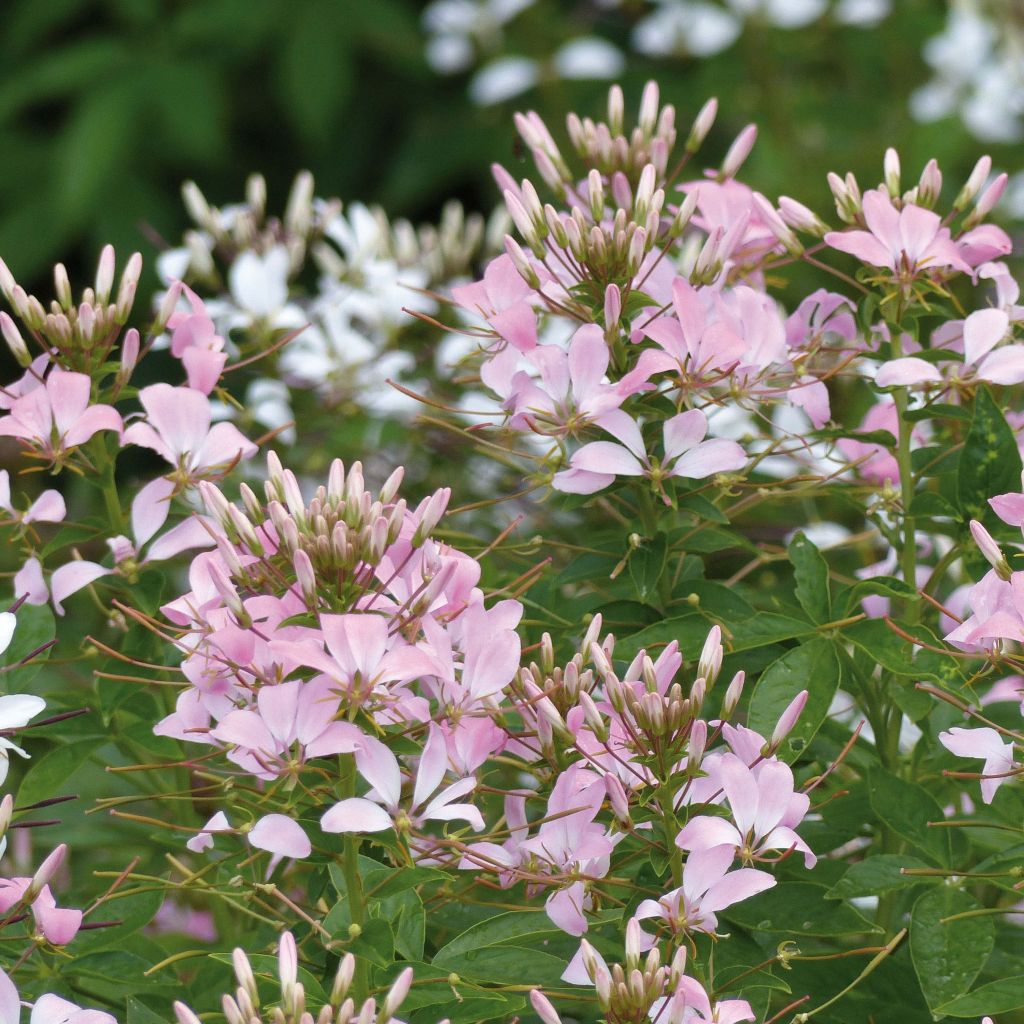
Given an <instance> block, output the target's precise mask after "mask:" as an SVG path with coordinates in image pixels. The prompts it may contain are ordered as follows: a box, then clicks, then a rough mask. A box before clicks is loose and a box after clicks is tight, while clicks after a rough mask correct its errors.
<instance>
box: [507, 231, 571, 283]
mask: <svg viewBox="0 0 1024 1024" xmlns="http://www.w3.org/2000/svg"><path fill="white" fill-rule="evenodd" d="M570 223H571V222H570ZM566 230H567V231H569V230H570V229H569V225H568V224H567V225H566ZM569 242H570V245H571V244H572V235H571V231H570V236H569ZM576 251H577V250H576V249H575V248H574V250H573V252H574V254H576ZM505 252H506V253H507V254H508V256H509V258H510V259H511V260H512V264H513V266H515V268H516V271H517V272H518V273H519V276H520V277H521V278H522V279H523V280H524V281H525V282H526V283H527V284H528V285H529V286H530V287H531V288H533V289H534V290H535V291H537V290H539V289H540V276H539V275H538V273H537V271H536V270H535V269H534V266H533V264H532V263H531V262H530V258H529V257H528V256H527V255H526V253H525V252H524V251H523V247H522V246H521V245H520V244H519V243H518V242H517V241H516V240H515V239H514V238H513V237H512V236H511V235H506V236H505Z"/></svg>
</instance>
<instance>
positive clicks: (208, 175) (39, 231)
mask: <svg viewBox="0 0 1024 1024" xmlns="http://www.w3.org/2000/svg"><path fill="white" fill-rule="evenodd" d="M492 2H493V0H492ZM786 2H787V0H781V4H782V9H783V10H784V8H785V3H786ZM789 2H795V0H789ZM423 6H424V5H422V4H420V3H417V2H416V0H46V2H39V0H5V3H4V5H3V10H4V31H3V33H2V34H0V132H2V135H0V138H2V140H3V151H2V152H3V157H2V159H0V255H2V256H3V258H4V259H5V260H6V261H7V262H8V263H9V264H10V266H11V269H12V270H13V271H14V273H15V275H16V276H17V277H18V278H19V280H21V281H22V282H23V283H25V284H26V285H27V286H30V285H36V286H38V287H40V288H41V289H42V290H43V292H44V294H48V293H49V286H48V285H47V284H44V279H45V278H46V277H48V272H49V267H50V265H51V264H52V263H53V262H55V261H56V260H58V259H61V260H64V261H65V262H66V263H67V264H68V266H69V269H70V270H71V271H72V278H73V279H75V273H76V271H79V272H81V273H83V274H86V275H91V272H92V268H93V266H94V260H95V253H96V252H97V251H98V249H99V247H100V246H101V245H102V244H103V243H105V242H108V241H109V242H113V243H114V244H115V245H116V246H117V247H118V248H119V249H122V248H124V249H131V248H141V249H142V251H143V253H144V255H152V254H153V253H154V251H156V250H157V249H158V248H159V247H160V246H161V245H163V244H165V243H163V242H162V239H167V240H168V241H169V242H173V241H175V240H176V239H178V238H179V237H180V235H181V231H182V229H183V228H184V226H185V224H186V218H185V214H184V211H183V209H182V205H181V202H180V198H179V188H180V185H181V182H182V181H183V180H184V179H186V178H192V179H194V180H196V181H197V182H198V183H199V184H200V186H201V187H202V189H203V190H204V192H205V193H206V194H207V196H208V197H209V198H210V200H211V201H213V202H218V203H220V202H225V201H231V200H233V199H235V198H238V197H240V196H241V193H242V189H243V185H244V181H245V177H246V175H247V174H248V173H249V172H251V171H254V170H259V171H262V172H263V173H264V174H265V175H266V177H267V180H268V183H269V187H270V193H271V202H272V203H278V204H279V203H281V202H283V199H284V196H285V195H286V193H287V189H288V186H289V184H290V182H291V180H292V178H293V176H294V174H295V172H296V171H297V170H298V169H300V168H303V167H307V168H309V169H310V170H312V171H313V172H314V174H315V176H316V180H317V192H318V194H319V195H322V196H335V195H336V196H340V197H342V198H343V199H345V200H352V199H360V200H364V201H375V202H379V203H382V204H383V205H384V206H385V207H386V208H387V209H388V211H389V212H390V213H391V214H393V215H405V216H411V217H414V218H417V219H432V218H434V217H436V215H437V213H438V211H439V210H440V208H441V205H442V203H443V202H444V200H445V199H447V198H449V197H453V196H454V197H457V198H461V199H462V200H463V201H464V202H465V203H466V205H467V206H468V207H470V208H475V209H482V210H489V209H490V208H491V207H492V206H493V205H494V203H495V202H496V199H497V195H496V190H495V189H494V187H493V185H492V184H491V181H490V176H489V165H490V164H491V162H493V161H499V162H501V163H504V164H505V165H506V166H508V167H509V169H510V170H512V172H513V173H514V174H515V173H517V166H518V163H519V160H520V159H521V157H520V155H519V154H518V153H517V151H516V148H515V145H514V141H513V140H514V133H513V128H512V124H511V118H510V113H511V111H512V110H515V109H520V108H522V107H524V106H527V105H528V106H530V107H532V108H535V109H537V110H538V111H540V112H541V113H542V114H543V115H545V116H546V117H547V118H548V119H549V123H551V124H552V125H553V126H555V127H556V129H558V128H560V126H561V124H562V122H563V117H564V112H565V111H566V110H568V109H578V110H580V111H581V112H583V113H586V112H594V113H596V112H598V111H600V110H601V109H602V108H603V98H604V96H605V94H606V90H607V83H606V82H604V81H564V80H559V79H558V77H557V75H555V74H554V73H553V71H549V70H547V69H548V68H550V67H551V62H550V57H551V55H552V54H553V53H554V52H555V50H556V48H557V47H558V46H559V45H560V44H562V43H564V42H565V41H566V40H568V39H573V38H576V37H579V36H580V35H584V34H585V35H587V36H591V37H593V36H596V37H601V38H604V39H606V40H609V41H611V42H613V43H615V44H616V45H619V46H620V47H621V48H622V49H623V51H624V53H625V55H626V65H625V70H624V72H623V73H622V74H621V75H620V76H618V77H619V78H620V79H621V80H622V82H623V84H624V86H625V88H626V94H627V96H628V97H631V98H632V99H633V100H635V99H637V98H638V96H639V92H640V89H641V87H642V83H643V81H644V80H646V79H647V78H649V77H656V78H657V79H658V80H659V81H660V83H661V86H662V94H663V96H664V98H665V99H667V100H669V101H671V102H674V103H675V104H676V106H677V108H678V112H679V118H678V120H679V123H680V125H681V126H682V127H681V130H682V131H685V130H686V127H685V126H686V125H687V124H688V122H689V120H690V118H692V116H693V115H694V113H696V111H697V110H698V109H699V107H700V105H701V103H702V102H703V101H704V100H705V99H706V98H707V97H708V96H709V95H717V96H718V97H719V99H720V101H721V113H720V116H719V121H718V123H717V124H716V126H715V130H714V134H713V136H712V138H711V140H710V143H709V145H708V148H707V152H708V155H709V157H711V158H717V157H719V156H720V155H721V153H722V152H724V148H725V147H726V146H727V145H728V142H729V141H730V140H731V138H732V137H733V135H734V134H735V133H736V132H737V131H738V130H739V129H740V128H741V127H742V126H743V125H744V124H745V123H746V122H748V121H757V122H758V123H759V124H760V125H761V128H762V132H761V136H760V140H759V142H758V145H757V147H756V149H755V152H754V155H753V157H752V160H751V162H750V164H749V165H748V168H747V170H746V171H745V174H744V177H745V178H746V179H747V180H750V181H755V182H757V183H758V185H759V187H760V188H761V189H762V190H763V191H764V192H766V193H768V194H770V195H777V194H779V193H785V194H790V195H794V196H797V197H800V198H802V199H805V200H806V201H808V202H810V203H811V204H812V205H816V206H817V207H818V208H819V209H822V210H826V209H827V208H828V206H829V205H830V201H829V195H828V191H827V188H826V185H825V181H824V177H825V174H826V172H827V171H829V170H833V169H834V170H839V171H845V170H853V171H854V172H855V173H857V174H858V176H860V177H861V179H862V181H864V182H868V183H872V182H875V181H877V180H878V179H879V178H880V176H881V157H882V152H883V149H884V147H885V145H887V144H889V143H895V144H896V145H897V146H898V147H899V149H900V152H901V154H902V156H903V160H904V167H905V169H906V173H907V174H913V175H916V174H917V173H918V172H919V170H920V168H921V166H923V164H924V163H925V161H926V160H927V158H928V157H931V156H935V157H937V158H938V159H939V161H940V164H941V166H942V168H943V170H944V172H945V173H946V175H947V181H948V182H949V183H950V186H951V187H954V188H955V187H957V183H958V182H959V181H961V180H962V179H963V177H964V176H965V175H966V174H967V173H968V171H969V170H970V167H971V165H972V164H973V162H974V160H975V159H976V157H977V155H978V153H979V152H981V151H983V150H985V149H988V150H989V151H991V152H992V155H993V158H994V160H995V162H996V165H997V166H999V167H1005V168H1007V169H1009V170H1015V169H1016V167H1017V165H1018V164H1019V162H1020V149H1019V146H1018V145H1008V144H1002V145H997V146H995V147H992V146H984V145H983V144H982V143H979V142H978V141H977V140H976V139H974V138H973V137H972V136H971V135H970V134H969V133H968V132H967V131H966V129H965V128H964V127H963V126H962V124H961V123H960V121H959V120H958V119H956V118H955V117H948V118H945V119H942V120H939V121H936V122H933V123H931V124H919V123H916V122H915V121H914V120H912V119H911V116H910V113H909V106H908V97H909V96H910V95H911V93H912V92H913V91H914V90H915V89H916V88H919V87H920V86H921V85H922V84H924V83H925V82H926V81H927V80H928V79H929V77H930V75H931V69H929V68H928V67H927V65H926V64H925V63H924V61H923V59H922V56H921V49H922V44H923V42H924V41H925V40H926V39H928V38H929V37H931V36H933V35H934V34H935V33H937V32H939V31H941V30H942V27H943V25H944V23H945V19H946V16H947V9H946V3H945V2H943V0H895V2H894V4H893V9H892V11H891V13H890V14H889V16H888V17H887V18H885V19H884V20H882V21H881V22H880V23H879V24H877V25H875V26H873V27H851V26H849V25H843V24H840V23H839V21H838V20H837V19H835V18H833V17H831V16H830V15H829V14H826V15H825V16H824V17H822V18H819V19H817V20H815V21H814V22H813V23H812V24H809V25H807V26H804V27H802V28H800V29H799V30H790V29H785V28H778V27H776V26H775V25H773V24H770V23H769V22H768V21H767V20H763V19H759V18H758V17H757V16H754V17H750V18H748V19H747V20H746V22H745V25H744V29H743V32H742V34H741V36H740V38H739V39H738V40H737V41H736V43H735V44H734V45H732V46H730V47H728V48H727V49H725V50H724V51H722V52H720V53H717V54H715V55H713V56H710V57H705V58H695V57H687V56H685V55H681V56H673V57H668V58H663V59H656V58H651V57H647V56H642V55H639V54H637V53H636V52H633V51H631V50H630V49H629V47H628V44H627V40H628V39H629V35H630V32H631V30H632V29H633V27H635V25H636V23H637V22H638V21H639V20H640V19H641V18H643V17H644V16H645V15H646V14H649V12H650V10H651V4H650V3H649V2H647V0H619V2H617V3H615V4H610V3H609V2H608V0H604V2H603V3H602V2H597V0H591V2H586V0H536V2H535V3H533V4H532V5H530V6H528V7H527V8H526V9H525V10H523V11H521V12H520V13H518V14H517V16H516V17H515V18H514V20H510V21H509V23H508V24H506V25H504V26H503V27H502V30H501V38H500V46H501V47H502V49H503V51H504V52H507V53H513V54H517V55H529V56H531V57H533V58H536V59H537V60H538V61H539V62H540V68H541V73H540V81H539V83H538V84H537V85H536V86H534V87H533V88H531V89H530V90H528V91H527V92H525V93H523V94H522V95H520V96H517V97H515V99H513V100H510V101H507V102H504V103H495V104H492V105H490V106H480V105H477V104H474V102H473V101H472V100H471V99H470V98H469V94H468V92H467V81H468V80H469V79H470V77H471V72H469V71H467V72H465V73H462V74H453V75H447V76H443V75H439V74H438V73H437V72H435V71H434V70H433V69H432V68H431V67H430V65H429V64H428V62H427V60H426V57H425V39H426V36H425V32H424V28H423V24H422V15H423ZM776 6H777V7H778V6H779V4H776ZM521 173H523V174H525V173H527V164H526V163H523V164H522V167H521ZM151 267H152V263H151V262H150V268H151ZM149 280H150V284H153V283H155V281H154V278H153V277H152V276H150V278H149Z"/></svg>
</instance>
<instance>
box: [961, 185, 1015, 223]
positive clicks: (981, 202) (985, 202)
mask: <svg viewBox="0 0 1024 1024" xmlns="http://www.w3.org/2000/svg"><path fill="white" fill-rule="evenodd" d="M1009 180H1010V179H1009V176H1008V175H1007V174H1006V173H1005V172H1004V173H1002V174H1000V175H999V176H998V177H997V178H996V179H995V181H993V182H992V184H991V185H989V187H988V188H987V189H985V191H984V192H982V193H981V197H980V198H979V199H978V202H977V204H976V205H975V207H974V209H973V210H972V211H971V213H970V216H969V217H968V218H967V219H966V220H965V221H964V227H965V228H966V229H967V230H968V231H969V230H970V229H971V228H973V227H975V226H976V225H978V224H980V223H981V222H982V221H983V220H984V219H985V218H986V217H987V216H988V215H989V214H990V213H991V212H992V210H993V209H994V208H995V206H996V204H997V203H998V202H999V200H1000V199H1002V198H1003V193H1004V192H1005V191H1006V183H1007V182H1008V181H1009Z"/></svg>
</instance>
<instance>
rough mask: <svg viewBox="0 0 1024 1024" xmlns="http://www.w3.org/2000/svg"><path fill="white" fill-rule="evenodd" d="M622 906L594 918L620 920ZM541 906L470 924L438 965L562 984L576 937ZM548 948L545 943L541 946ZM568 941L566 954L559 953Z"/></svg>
mask: <svg viewBox="0 0 1024 1024" xmlns="http://www.w3.org/2000/svg"><path fill="white" fill-rule="evenodd" d="M620 916H621V914H620V912H619V911H611V912H608V913H605V914H603V915H597V916H596V919H592V921H591V923H592V924H598V923H604V922H607V921H611V920H616V919H618V918H619V917H620ZM565 938H566V936H565V933H564V932H562V931H560V930H559V929H558V928H556V927H555V926H554V925H553V924H552V923H551V920H550V919H549V918H548V916H547V914H546V913H544V912H543V911H540V910H523V911H510V912H508V913H504V914H498V915H497V916H496V917H490V918H488V919H487V920H486V921H481V922H480V923H479V924H475V925H473V926H472V927H470V928H468V929H466V931H464V932H463V933H462V934H461V935H458V936H456V937H455V938H454V939H452V940H451V942H449V943H448V944H447V945H445V946H442V947H441V949H439V950H438V952H437V954H436V956H435V957H434V959H433V961H432V964H433V967H434V968H435V969H438V970H444V971H446V972H454V973H456V974H460V975H465V976H466V977H467V978H476V979H478V980H481V981H494V982H505V983H507V984H518V983H521V982H522V980H523V979H524V978H528V979H530V981H531V982H532V981H534V980H536V981H537V982H538V984H541V983H544V984H557V983H558V979H559V978H560V977H561V975H562V972H563V971H564V970H565V964H566V961H567V960H568V958H569V956H571V952H572V951H571V949H570V948H569V947H570V946H571V945H572V943H571V942H570V943H568V944H566V943H565ZM541 946H543V947H544V948H543V949H541V948H540V947H541ZM560 946H565V952H566V954H567V955H566V956H565V957H562V956H557V955H554V954H553V952H552V950H555V951H560Z"/></svg>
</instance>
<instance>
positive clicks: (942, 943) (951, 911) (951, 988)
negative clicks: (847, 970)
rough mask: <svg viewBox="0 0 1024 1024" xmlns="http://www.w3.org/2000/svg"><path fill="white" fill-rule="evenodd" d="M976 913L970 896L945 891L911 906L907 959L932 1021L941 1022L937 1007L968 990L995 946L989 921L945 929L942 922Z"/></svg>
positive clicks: (934, 892) (975, 919)
mask: <svg viewBox="0 0 1024 1024" xmlns="http://www.w3.org/2000/svg"><path fill="white" fill-rule="evenodd" d="M980 909H981V904H980V903H979V902H978V901H977V900H976V899H975V898H974V897H973V896H971V895H970V894H969V893H966V892H964V891H963V890H961V889H953V888H950V887H949V886H948V885H943V886H939V887H938V888H937V889H932V890H931V891H930V892H926V893H925V894H924V895H923V896H922V897H921V898H920V899H918V901H917V902H916V903H915V904H914V909H913V911H912V912H911V915H910V956H911V959H912V960H913V962H914V970H915V971H916V972H917V979H918V981H920V983H921V992H922V993H923V995H924V998H925V1002H927V1003H928V1007H929V1009H930V1010H931V1011H932V1016H933V1017H935V1018H936V1019H938V1018H940V1017H942V1016H943V1014H942V1012H941V1011H939V1010H938V1009H937V1008H938V1007H939V1006H941V1005H942V1004H943V1003H948V1002H949V1001H950V1000H952V999H955V998H956V997H957V996H960V995H963V993H964V992H966V991H967V990H968V989H969V988H970V987H971V983H972V982H973V981H974V979H975V978H976V977H977V976H978V973H979V972H980V971H981V969H982V967H984V966H985V961H986V960H987V959H988V958H989V954H990V953H991V952H992V948H993V946H994V945H995V941H996V927H995V923H994V922H993V920H992V918H991V917H968V918H961V919H960V920H958V921H949V922H948V923H945V924H944V923H943V920H944V919H945V918H947V917H952V916H953V915H955V914H962V913H965V912H967V911H971V910H980Z"/></svg>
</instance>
